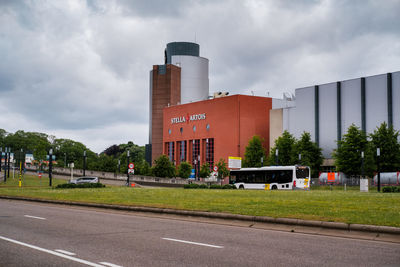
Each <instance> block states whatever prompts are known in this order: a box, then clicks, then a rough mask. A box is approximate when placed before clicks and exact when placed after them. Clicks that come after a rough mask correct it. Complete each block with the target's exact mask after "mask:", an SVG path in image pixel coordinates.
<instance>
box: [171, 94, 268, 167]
mask: <svg viewBox="0 0 400 267" xmlns="http://www.w3.org/2000/svg"><path fill="white" fill-rule="evenodd" d="M271 108H272V99H271V98H267V97H255V96H244V95H233V96H227V97H222V98H215V99H210V100H205V101H199V102H194V103H189V104H184V105H177V106H171V107H166V108H164V111H163V118H164V119H163V144H164V145H163V153H164V154H167V146H166V142H175V143H176V142H178V141H182V140H187V141H191V140H193V139H200V140H201V141H200V142H201V145H200V155H201V163H203V162H204V158H205V157H204V155H205V151H204V150H205V149H204V147H203V145H202V140H203V139H206V138H214V162H215V163H216V162H218V161H219V159H220V158H223V159H224V160H225V162H227V163H228V157H229V156H234V157H242V158H243V157H244V152H245V148H246V146H247V145H248V142H249V139H250V138H251V137H253V136H254V135H259V136H261V137H262V138H264V147H265V148H266V150H267V151H269V110H270V109H271ZM194 114H205V119H201V120H196V121H188V120H187V118H188V116H190V115H194ZM181 117H185V120H186V121H185V122H178V123H172V122H171V119H173V118H178V119H177V120H181ZM207 124H209V126H210V128H209V130H207V128H206V126H207ZM193 126H196V131H193ZM180 128H182V132H181V131H180ZM169 130H170V131H171V133H169ZM177 148H178V146H177V145H176V144H175V161H176V162H179V161H178V153H177ZM187 154H188V156H187V159H188V161H189V162H190V161H191V150H190V149H189V147H188V150H187Z"/></svg>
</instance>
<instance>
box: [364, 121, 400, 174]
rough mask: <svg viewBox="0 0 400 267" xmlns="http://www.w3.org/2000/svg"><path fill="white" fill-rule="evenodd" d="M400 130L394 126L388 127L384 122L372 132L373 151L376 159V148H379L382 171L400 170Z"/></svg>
mask: <svg viewBox="0 0 400 267" xmlns="http://www.w3.org/2000/svg"><path fill="white" fill-rule="evenodd" d="M399 135H400V133H399V132H398V131H395V130H394V129H393V126H390V127H388V125H387V124H386V122H383V123H382V124H381V125H380V126H379V127H377V129H376V130H374V132H373V133H372V134H370V137H371V142H372V150H373V151H372V153H373V155H374V158H375V161H376V160H377V159H376V149H377V148H379V149H380V151H381V153H380V158H379V161H380V171H382V172H394V171H399V170H400V143H399Z"/></svg>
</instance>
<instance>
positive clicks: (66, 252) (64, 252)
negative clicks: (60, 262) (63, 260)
mask: <svg viewBox="0 0 400 267" xmlns="http://www.w3.org/2000/svg"><path fill="white" fill-rule="evenodd" d="M54 251H57V252H60V253H63V254H67V255H70V256H75V255H76V254H75V253H72V252H69V251H66V250H62V249H55V250H54Z"/></svg>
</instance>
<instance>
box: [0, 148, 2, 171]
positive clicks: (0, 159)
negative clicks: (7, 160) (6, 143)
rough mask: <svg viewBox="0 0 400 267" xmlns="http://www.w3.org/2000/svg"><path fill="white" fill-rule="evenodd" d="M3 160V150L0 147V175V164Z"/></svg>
mask: <svg viewBox="0 0 400 267" xmlns="http://www.w3.org/2000/svg"><path fill="white" fill-rule="evenodd" d="M2 160H3V148H2V147H0V173H1V162H2Z"/></svg>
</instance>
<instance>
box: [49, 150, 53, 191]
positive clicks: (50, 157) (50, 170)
mask: <svg viewBox="0 0 400 267" xmlns="http://www.w3.org/2000/svg"><path fill="white" fill-rule="evenodd" d="M52 168H53V149H52V148H50V151H49V186H51V185H52V180H53V179H52V178H53V176H52V173H51V172H52Z"/></svg>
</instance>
